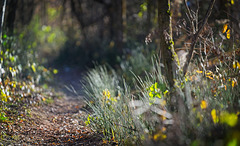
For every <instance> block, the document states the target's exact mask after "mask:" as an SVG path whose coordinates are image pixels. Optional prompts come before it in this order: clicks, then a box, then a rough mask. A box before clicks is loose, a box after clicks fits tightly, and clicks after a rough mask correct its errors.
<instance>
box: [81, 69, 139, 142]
mask: <svg viewBox="0 0 240 146" xmlns="http://www.w3.org/2000/svg"><path fill="white" fill-rule="evenodd" d="M84 83H85V84H84V89H85V90H84V91H85V94H86V103H87V104H88V106H89V107H90V108H91V110H92V113H91V114H89V116H88V118H87V120H86V124H87V125H89V126H90V127H91V128H92V129H94V130H96V131H98V132H101V133H102V134H103V139H104V142H114V143H122V142H123V141H124V140H126V139H129V138H130V139H135V140H136V139H137V134H138V133H137V131H136V127H135V124H134V122H133V116H132V112H131V109H130V108H129V106H128V103H129V102H130V99H131V94H130V93H129V90H128V87H127V85H126V84H125V83H124V81H121V80H120V78H119V77H118V76H117V74H116V73H115V72H114V71H113V70H112V69H110V71H108V70H107V68H106V67H105V66H98V67H96V68H95V69H92V70H90V71H89V72H88V73H87V75H86V77H85V81H84Z"/></svg>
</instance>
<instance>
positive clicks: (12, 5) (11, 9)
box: [6, 0, 17, 36]
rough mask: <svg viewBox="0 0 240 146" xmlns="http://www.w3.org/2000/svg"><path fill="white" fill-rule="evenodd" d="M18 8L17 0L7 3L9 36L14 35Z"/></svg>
mask: <svg viewBox="0 0 240 146" xmlns="http://www.w3.org/2000/svg"><path fill="white" fill-rule="evenodd" d="M16 10H17V1H16V0H9V1H8V4H7V15H6V28H7V34H8V35H9V36H12V35H13V29H14V21H15V18H16V17H15V16H16Z"/></svg>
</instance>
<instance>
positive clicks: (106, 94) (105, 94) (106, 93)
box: [103, 89, 111, 98]
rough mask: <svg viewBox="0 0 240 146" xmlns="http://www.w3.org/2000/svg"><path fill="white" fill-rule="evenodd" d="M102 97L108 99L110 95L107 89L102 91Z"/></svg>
mask: <svg viewBox="0 0 240 146" xmlns="http://www.w3.org/2000/svg"><path fill="white" fill-rule="evenodd" d="M103 96H106V97H107V98H110V96H111V94H110V92H109V90H108V89H105V90H103Z"/></svg>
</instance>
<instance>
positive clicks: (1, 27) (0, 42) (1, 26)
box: [0, 0, 7, 46]
mask: <svg viewBox="0 0 240 146" xmlns="http://www.w3.org/2000/svg"><path fill="white" fill-rule="evenodd" d="M6 2H7V0H4V3H2V4H1V5H2V16H1V25H0V46H1V44H2V29H3V22H4V16H5V9H6Z"/></svg>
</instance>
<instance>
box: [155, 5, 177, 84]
mask: <svg viewBox="0 0 240 146" xmlns="http://www.w3.org/2000/svg"><path fill="white" fill-rule="evenodd" d="M158 25H159V26H158V27H159V34H160V50H161V51H160V52H161V53H160V54H161V59H162V62H163V64H164V74H165V76H166V79H167V81H168V83H169V86H170V88H173V86H174V80H173V67H172V64H173V62H174V57H173V53H174V46H173V39H172V19H171V12H170V0H158Z"/></svg>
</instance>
